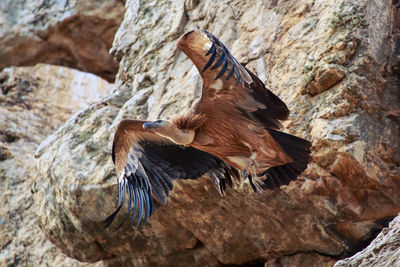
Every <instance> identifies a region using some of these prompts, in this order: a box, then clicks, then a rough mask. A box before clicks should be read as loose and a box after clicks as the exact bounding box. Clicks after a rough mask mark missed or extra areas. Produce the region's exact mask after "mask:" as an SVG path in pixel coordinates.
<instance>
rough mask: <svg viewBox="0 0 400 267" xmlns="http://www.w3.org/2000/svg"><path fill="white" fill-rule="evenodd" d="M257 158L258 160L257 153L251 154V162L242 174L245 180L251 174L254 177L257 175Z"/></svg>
mask: <svg viewBox="0 0 400 267" xmlns="http://www.w3.org/2000/svg"><path fill="white" fill-rule="evenodd" d="M256 158H257V152H253V153H251V156H250V157H249V161H248V162H247V166H246V169H244V171H243V173H242V175H243V178H246V177H247V176H248V175H249V173H250V175H252V176H253V174H254V173H256V170H257V167H258V164H257V161H256Z"/></svg>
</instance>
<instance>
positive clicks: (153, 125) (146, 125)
mask: <svg viewBox="0 0 400 267" xmlns="http://www.w3.org/2000/svg"><path fill="white" fill-rule="evenodd" d="M157 127H159V125H158V124H156V123H152V122H145V123H143V129H146V130H148V129H154V128H157Z"/></svg>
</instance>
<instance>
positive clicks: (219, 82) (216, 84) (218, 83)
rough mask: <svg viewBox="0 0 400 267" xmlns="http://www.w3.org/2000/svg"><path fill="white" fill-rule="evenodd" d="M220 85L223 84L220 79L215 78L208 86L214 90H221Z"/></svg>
mask: <svg viewBox="0 0 400 267" xmlns="http://www.w3.org/2000/svg"><path fill="white" fill-rule="evenodd" d="M222 86H223V83H222V81H221V79H218V80H216V81H215V83H213V84H212V85H211V86H210V88H213V89H215V90H217V91H218V90H221V89H222Z"/></svg>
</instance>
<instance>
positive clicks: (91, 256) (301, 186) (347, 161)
mask: <svg viewBox="0 0 400 267" xmlns="http://www.w3.org/2000/svg"><path fill="white" fill-rule="evenodd" d="M126 5H127V7H128V9H127V11H126V14H125V19H124V22H123V23H122V25H121V27H120V28H119V30H118V32H117V35H116V38H115V40H114V44H113V49H112V51H113V53H114V55H115V56H116V57H117V58H118V59H120V69H119V73H118V76H117V80H116V88H117V89H118V90H117V91H116V92H114V93H113V94H112V95H110V96H108V97H107V98H105V99H103V100H102V101H101V102H98V103H97V104H95V105H92V106H90V107H89V108H88V109H85V110H84V111H82V112H80V113H79V114H78V115H76V116H75V117H74V118H73V119H71V120H69V121H68V122H67V123H66V124H65V125H64V126H63V127H62V128H61V129H59V130H58V131H57V132H56V133H55V134H53V135H52V136H50V137H48V138H47V139H46V141H45V142H44V143H42V145H41V147H40V149H39V150H38V152H37V157H38V158H39V160H38V172H39V174H38V177H39V178H38V180H37V185H36V187H35V194H34V198H35V203H36V209H37V214H38V217H39V223H40V226H41V228H42V230H43V231H44V233H45V234H46V236H47V237H48V238H49V239H50V240H52V241H53V242H54V243H55V244H56V245H57V246H58V247H59V248H60V249H61V250H62V251H63V252H64V253H66V254H67V255H69V256H71V257H74V258H77V259H79V260H83V261H96V260H101V259H104V261H103V263H104V264H109V263H110V264H112V263H115V262H118V261H120V262H126V263H129V264H132V265H137V266H139V265H152V264H155V263H158V264H159V265H179V264H182V265H186V266H187V265H188V264H191V265H199V266H203V265H211V266H213V265H217V264H219V263H223V264H245V263H254V262H261V261H267V260H269V259H273V258H282V257H285V256H287V255H295V254H298V253H301V254H303V253H306V254H307V255H306V256H298V257H299V258H302V259H301V261H303V262H308V260H309V259H308V257H307V256H309V258H316V259H315V262H319V261H320V259H321V257H319V256H317V257H315V256H314V255H315V254H321V255H324V256H325V257H326V258H328V257H332V258H340V257H344V256H346V255H349V254H352V253H354V252H356V251H357V250H358V249H360V247H362V246H363V245H365V244H364V243H365V242H366V240H369V239H370V238H372V237H373V236H374V235H375V234H376V232H377V231H379V230H380V229H382V228H383V227H384V226H386V225H387V222H388V221H389V220H390V219H392V218H393V217H394V216H395V215H396V214H398V212H399V211H400V208H399V207H400V194H399V192H400V183H399V179H400V168H399V166H400V154H399V153H400V140H399V138H398V136H396V135H397V134H398V132H397V131H398V128H397V127H398V126H397V125H396V123H395V122H393V121H391V120H390V119H387V118H385V117H384V112H386V111H388V110H392V109H396V108H398V107H397V106H398V103H397V102H396V94H398V92H396V91H394V90H385V89H386V88H387V87H388V86H389V85H388V82H387V81H386V80H385V77H383V76H382V75H381V74H380V73H379V69H380V68H381V66H382V65H384V64H385V60H386V58H387V57H386V55H387V54H389V53H390V52H391V44H390V42H388V38H387V35H386V33H387V32H388V31H389V29H390V25H389V20H390V19H389V18H390V13H391V6H390V5H389V4H388V3H387V2H384V1H372V2H371V1H352V0H342V1H340V2H339V3H338V2H337V1H333V0H330V1H312V0H304V1H294V2H290V3H289V2H288V1H268V2H261V1H254V2H249V1H243V2H242V1H237V2H232V1H218V2H216V1H211V0H207V1H186V3H185V5H182V4H180V3H174V2H170V1H166V2H161V3H160V2H159V1H142V2H139V1H133V0H132V1H127V3H126ZM368 21H374V23H366V22H368ZM194 28H204V29H207V30H209V31H210V32H212V33H214V34H215V35H216V36H218V37H219V38H220V39H221V40H222V41H223V42H224V43H225V44H226V45H227V46H228V47H229V48H230V49H231V52H232V53H233V55H235V56H236V57H237V59H238V60H239V61H240V62H243V63H244V64H246V66H247V67H248V68H250V69H252V70H254V72H255V73H256V74H257V75H259V77H260V78H261V79H262V80H263V81H265V82H266V84H267V86H268V87H269V88H271V90H272V91H273V92H275V93H276V94H277V95H279V96H280V97H281V98H282V99H283V100H284V101H285V102H286V103H287V104H288V106H289V107H290V109H291V111H292V112H291V117H290V121H288V122H286V123H285V125H286V126H287V131H289V132H290V133H293V134H296V135H298V136H301V137H304V138H307V139H309V140H311V141H312V142H313V148H312V150H313V155H312V156H313V159H312V163H311V164H310V165H309V168H308V169H307V171H306V172H305V173H304V174H303V176H302V177H300V178H299V179H298V180H297V181H295V182H292V183H291V184H290V185H289V186H285V187H282V188H281V189H280V190H274V191H269V192H267V193H266V194H265V195H256V194H254V193H253V192H251V190H250V189H249V188H247V187H238V188H234V189H230V190H228V193H227V196H226V197H225V198H222V197H220V196H219V194H218V193H217V192H216V190H215V189H214V187H213V186H212V185H211V184H210V183H209V181H208V180H207V179H199V180H196V181H176V182H175V183H174V190H173V192H172V194H171V196H170V198H169V200H168V204H167V205H166V206H165V207H159V208H157V209H156V211H155V213H154V215H153V217H152V218H151V219H150V220H149V221H148V223H147V224H146V225H144V227H141V228H140V229H138V230H136V231H134V229H133V226H130V227H122V228H121V229H120V230H118V231H116V232H113V231H111V230H104V229H103V225H102V221H103V220H104V219H105V218H106V216H107V215H108V214H109V213H110V212H112V211H113V209H114V208H115V205H116V198H117V194H116V192H117V188H116V179H115V175H114V168H113V165H112V162H111V159H110V150H111V142H112V135H113V132H114V130H115V126H116V124H117V123H118V121H119V120H120V119H121V118H125V117H133V118H142V119H143V118H149V119H155V118H163V119H165V118H172V117H175V116H177V115H178V114H182V113H183V112H184V111H185V110H187V109H188V108H189V107H190V105H191V104H192V103H193V101H194V99H196V98H197V97H199V96H200V93H201V84H200V77H199V74H198V72H197V70H196V68H195V67H194V66H193V65H192V63H191V62H190V60H189V59H188V58H187V57H186V56H185V55H184V54H183V53H181V52H179V51H178V50H177V49H176V47H175V43H176V40H177V38H178V37H179V35H180V34H182V33H184V32H185V31H188V30H191V29H194ZM339 42H344V44H343V45H342V44H341V45H336V44H338V43H339ZM326 64H337V65H340V67H339V68H340V69H342V68H343V71H344V73H346V76H345V77H343V80H342V81H341V82H340V83H338V84H337V85H336V86H334V87H331V90H326V91H324V93H321V94H316V95H315V96H313V97H311V96H309V95H308V94H304V88H305V83H304V81H309V82H311V81H312V80H313V79H314V78H315V77H316V76H317V72H318V69H319V67H320V66H324V65H326ZM305 66H309V67H308V68H305ZM309 78H310V79H309ZM393 79H395V78H393ZM123 216H124V214H120V215H119V216H118V217H117V221H120V220H121V219H122V218H123ZM310 252H313V253H310ZM314 253H315V254H314ZM127 255H129V256H127ZM303 257H304V258H303ZM178 258H179V259H181V261H179V262H178V263H177V262H176V261H177V259H178ZM310 261H312V260H310Z"/></svg>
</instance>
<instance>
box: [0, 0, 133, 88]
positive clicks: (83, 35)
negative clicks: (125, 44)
mask: <svg viewBox="0 0 400 267" xmlns="http://www.w3.org/2000/svg"><path fill="white" fill-rule="evenodd" d="M124 12H125V9H124V6H123V3H122V1H118V0H114V1H108V0H101V1H97V0H96V1H81V0H69V1H57V0H51V1H48V0H39V1H35V0H2V1H1V3H0V14H1V16H0V70H1V69H3V68H4V67H7V66H11V65H17V66H21V65H35V64H37V63H49V64H56V65H63V66H68V67H73V68H76V69H80V70H83V71H88V72H92V73H95V74H97V75H99V76H102V77H103V78H105V79H107V80H109V81H113V80H114V77H115V74H116V72H117V69H118V64H117V63H116V61H114V59H113V57H112V56H111V55H110V54H109V49H110V48H111V43H112V40H113V36H114V34H115V32H116V30H117V29H118V27H119V25H120V24H121V21H122V18H123V14H124Z"/></svg>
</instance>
